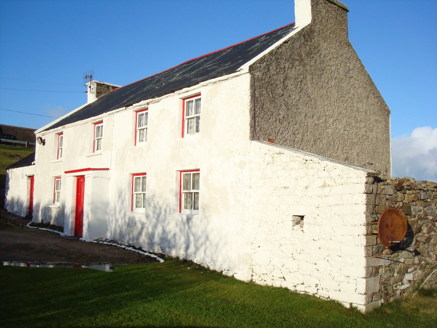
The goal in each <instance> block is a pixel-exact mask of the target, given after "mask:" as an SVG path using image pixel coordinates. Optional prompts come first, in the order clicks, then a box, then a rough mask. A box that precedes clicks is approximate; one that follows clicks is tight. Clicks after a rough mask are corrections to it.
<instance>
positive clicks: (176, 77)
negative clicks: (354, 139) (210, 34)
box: [43, 23, 294, 131]
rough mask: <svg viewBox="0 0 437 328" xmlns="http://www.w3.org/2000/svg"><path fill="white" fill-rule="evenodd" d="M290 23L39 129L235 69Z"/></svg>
mask: <svg viewBox="0 0 437 328" xmlns="http://www.w3.org/2000/svg"><path fill="white" fill-rule="evenodd" d="M293 28H294V23H292V24H289V25H286V26H284V27H281V28H279V29H277V30H274V31H271V32H269V33H266V34H263V35H260V36H257V37H255V38H252V39H249V40H247V41H244V42H241V43H238V44H236V45H233V46H230V47H228V48H225V49H222V50H218V51H215V52H212V53H210V54H207V55H204V56H201V57H198V58H194V59H191V60H189V61H186V62H184V63H182V64H180V65H178V66H175V67H173V68H170V69H168V70H166V71H163V72H161V73H158V74H155V75H152V76H150V77H147V78H145V79H143V80H140V81H137V82H134V83H132V84H128V85H126V86H124V87H121V88H119V89H116V90H114V91H112V92H110V93H108V94H106V95H105V96H103V97H101V98H99V99H97V100H96V101H94V102H92V103H90V104H89V105H86V106H84V107H83V108H81V109H80V110H78V111H77V112H74V113H72V114H71V115H69V116H67V117H65V118H64V119H62V120H60V121H59V122H56V123H55V124H53V125H51V126H49V127H47V128H46V129H44V130H43V131H47V130H51V129H54V128H57V127H60V126H63V125H66V124H70V123H74V122H77V121H81V120H84V119H87V118H91V117H94V116H98V115H101V114H103V113H107V112H110V111H112V110H115V109H118V108H122V107H126V106H130V105H133V104H136V103H138V102H140V101H142V100H146V99H151V98H156V97H159V96H162V95H165V94H168V93H171V92H174V91H177V90H180V89H182V88H186V87H189V86H192V85H196V84H198V83H200V82H203V81H207V80H210V79H213V78H217V77H220V76H224V75H227V74H231V73H234V72H236V71H237V70H238V69H239V68H240V67H241V66H242V65H244V64H245V63H247V62H249V61H250V60H252V59H253V58H255V57H256V56H258V55H259V54H260V53H262V52H263V51H264V50H266V49H268V48H269V47H270V46H272V45H273V44H274V43H276V42H277V41H279V40H280V39H282V38H283V37H285V36H286V35H288V34H289V33H290V32H291V31H292V30H293Z"/></svg>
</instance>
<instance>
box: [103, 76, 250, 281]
mask: <svg viewBox="0 0 437 328" xmlns="http://www.w3.org/2000/svg"><path fill="white" fill-rule="evenodd" d="M199 93H200V94H201V96H202V113H201V123H200V134H199V135H194V136H186V137H185V138H182V137H181V126H182V100H183V99H184V98H186V97H189V96H192V95H196V94H199ZM146 107H147V108H148V111H149V114H148V115H149V129H148V141H147V144H146V145H142V146H134V123H133V122H134V121H135V111H136V110H139V109H143V108H146ZM248 122H249V75H247V74H245V75H240V76H238V77H233V78H230V79H229V78H227V79H224V80H222V81H220V82H217V83H205V84H201V85H200V86H197V87H194V88H189V89H184V90H182V91H181V92H178V93H176V94H174V95H171V96H168V97H164V98H162V99H160V100H159V101H153V102H150V103H149V104H147V102H145V103H144V104H138V105H136V106H134V107H132V108H130V109H129V110H126V111H122V112H119V113H117V114H115V116H114V132H113V134H114V143H113V154H114V155H113V157H112V159H113V160H112V165H111V172H112V173H111V189H110V197H109V198H110V199H117V200H118V201H117V202H113V203H111V204H110V209H109V213H110V215H109V227H110V228H109V231H108V237H109V238H111V239H116V240H119V241H122V242H124V243H132V244H134V245H136V246H141V247H144V248H145V249H147V250H151V251H155V252H163V253H166V254H169V255H172V256H176V257H180V258H185V259H191V260H194V261H196V262H197V263H200V264H203V265H206V266H208V267H210V268H212V269H215V270H232V272H236V273H238V272H240V271H242V272H245V273H247V269H248V267H249V265H250V260H249V259H248V258H247V256H246V255H247V254H248V250H249V248H248V242H247V237H246V234H247V233H246V229H245V226H246V223H247V220H248V218H249V212H248V206H246V204H247V200H248V197H249V194H248V192H249V189H248V187H249V163H248V160H249V156H248V155H249V150H250V148H249V145H250V141H249V124H248ZM115 154H116V155H115ZM192 169H199V170H200V211H199V214H198V215H184V214H178V193H179V183H178V179H179V173H178V172H179V171H181V170H192ZM134 173H147V196H146V199H147V205H146V213H145V214H135V213H132V212H131V211H130V206H131V200H130V190H131V174H134Z"/></svg>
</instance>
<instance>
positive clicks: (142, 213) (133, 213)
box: [130, 211, 146, 217]
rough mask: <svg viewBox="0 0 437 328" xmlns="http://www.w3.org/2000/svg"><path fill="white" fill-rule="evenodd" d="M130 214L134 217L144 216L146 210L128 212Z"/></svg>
mask: <svg viewBox="0 0 437 328" xmlns="http://www.w3.org/2000/svg"><path fill="white" fill-rule="evenodd" d="M130 213H131V214H132V215H134V216H136V217H145V216H146V211H144V212H132V211H131V212H130Z"/></svg>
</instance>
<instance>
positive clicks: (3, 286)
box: [0, 258, 437, 328]
mask: <svg viewBox="0 0 437 328" xmlns="http://www.w3.org/2000/svg"><path fill="white" fill-rule="evenodd" d="M0 300H1V307H0V326H1V327H354V328H356V327H372V328H375V327H393V328H395V327H396V328H398V327H408V328H412V327H414V328H416V327H436V323H437V299H436V296H435V291H431V292H429V291H428V292H424V293H422V294H418V295H417V296H416V297H415V298H414V299H407V300H405V301H403V302H393V303H390V304H385V305H384V306H383V307H382V308H379V309H377V310H375V311H373V312H371V313H369V314H366V315H363V314H361V313H360V312H358V311H356V310H354V309H346V308H344V307H343V306H342V305H340V304H338V303H336V302H332V301H323V300H320V299H317V298H315V297H311V296H307V295H300V294H297V293H293V292H290V291H289V290H286V289H281V288H271V287H262V286H257V285H254V284H245V283H243V282H240V281H237V280H235V279H234V278H229V277H225V276H223V275H221V274H219V273H216V272H211V271H208V270H207V269H205V268H202V267H200V266H196V265H195V264H193V263H191V262H185V261H178V260H174V259H168V258H167V260H166V262H165V263H162V264H161V263H153V264H139V265H129V266H119V267H116V269H115V271H114V272H109V273H108V272H99V271H93V270H90V269H42V268H41V269H40V268H13V267H0Z"/></svg>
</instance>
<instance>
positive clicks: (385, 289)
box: [366, 178, 437, 303]
mask: <svg viewBox="0 0 437 328" xmlns="http://www.w3.org/2000/svg"><path fill="white" fill-rule="evenodd" d="M377 180H379V179H377ZM366 193H367V214H366V217H367V222H368V223H367V235H368V238H367V240H368V244H367V247H366V248H367V250H366V253H367V270H368V273H369V278H374V279H380V284H379V285H380V286H379V290H378V291H377V292H375V293H374V295H373V298H374V299H375V300H378V299H380V300H381V302H382V303H384V302H389V301H393V300H395V299H398V298H400V297H402V296H403V295H406V294H408V293H409V292H411V291H412V290H414V289H415V288H417V287H419V286H420V284H421V283H422V281H423V280H424V279H426V277H428V275H430V274H431V273H432V271H434V270H435V269H437V183H434V182H427V181H415V180H414V179H409V178H403V179H399V178H394V179H390V180H385V181H379V182H377V181H375V180H374V179H373V178H368V181H367V184H366ZM389 207H392V208H396V209H399V210H400V211H401V212H402V213H404V215H405V216H406V218H407V221H408V224H409V231H408V232H407V234H411V235H412V234H414V239H413V242H412V244H411V245H410V246H409V247H408V248H407V249H406V250H399V251H396V250H395V249H394V250H392V249H387V250H386V247H385V246H384V245H383V244H381V243H380V241H379V239H378V235H377V230H378V229H377V224H378V218H379V216H380V215H381V213H382V212H383V211H384V210H385V209H387V208H389ZM414 251H417V252H419V253H420V255H418V253H417V252H416V254H414ZM384 252H385V255H384ZM381 257H384V258H385V259H381ZM425 287H434V288H435V287H437V273H435V274H434V275H432V276H431V277H430V279H429V280H428V281H427V282H426V284H425V285H424V288H425Z"/></svg>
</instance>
